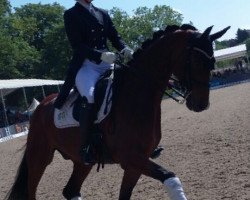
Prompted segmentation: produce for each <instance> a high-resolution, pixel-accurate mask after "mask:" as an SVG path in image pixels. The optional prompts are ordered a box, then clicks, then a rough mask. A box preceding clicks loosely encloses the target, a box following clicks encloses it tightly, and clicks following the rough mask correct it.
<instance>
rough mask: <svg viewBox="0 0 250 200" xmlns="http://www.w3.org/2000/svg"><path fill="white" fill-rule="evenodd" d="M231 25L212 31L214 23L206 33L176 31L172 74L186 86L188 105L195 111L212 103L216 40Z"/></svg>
mask: <svg viewBox="0 0 250 200" xmlns="http://www.w3.org/2000/svg"><path fill="white" fill-rule="evenodd" d="M229 28H230V27H227V28H225V29H223V30H221V31H219V32H217V33H215V34H212V35H210V32H211V30H212V26H211V27H209V28H207V29H206V30H205V31H204V32H203V33H199V32H198V31H196V30H190V29H186V30H185V29H179V30H178V31H176V32H175V33H174V34H176V40H175V41H176V43H177V46H175V48H176V49H178V50H177V51H176V52H174V54H175V55H174V58H173V62H172V66H173V75H174V77H176V79H177V80H178V82H179V85H181V87H182V88H185V98H186V106H187V107H188V109H190V110H193V111H195V112H201V111H203V110H205V109H207V108H208V107H209V80H210V72H211V70H212V69H214V64H215V58H214V53H213V45H212V43H213V41H215V40H216V39H218V38H220V37H221V36H222V35H223V34H225V33H226V31H227V30H228V29H229Z"/></svg>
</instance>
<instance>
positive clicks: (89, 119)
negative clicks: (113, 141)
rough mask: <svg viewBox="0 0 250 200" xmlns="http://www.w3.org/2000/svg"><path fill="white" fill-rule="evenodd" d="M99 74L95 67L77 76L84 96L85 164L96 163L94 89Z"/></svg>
mask: <svg viewBox="0 0 250 200" xmlns="http://www.w3.org/2000/svg"><path fill="white" fill-rule="evenodd" d="M99 76H100V75H99V73H98V72H96V71H95V70H94V69H93V66H91V65H87V66H84V67H82V68H81V69H80V70H79V71H78V73H77V76H76V80H75V84H76V87H77V90H78V92H79V93H80V95H81V96H82V102H81V107H80V111H79V112H80V119H79V122H80V132H81V143H82V146H81V152H80V155H81V157H82V160H83V162H84V163H85V164H91V163H93V162H94V156H93V145H92V138H93V137H92V133H91V132H92V130H93V126H94V125H93V123H94V120H95V118H96V114H95V112H94V88H95V83H96V81H97V79H98V77H99Z"/></svg>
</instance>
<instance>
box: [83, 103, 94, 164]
mask: <svg viewBox="0 0 250 200" xmlns="http://www.w3.org/2000/svg"><path fill="white" fill-rule="evenodd" d="M94 116H95V113H94V104H90V103H87V100H86V99H85V100H83V101H82V103H81V110H80V119H79V122H80V132H81V133H80V134H81V142H82V145H81V150H80V156H81V159H82V161H83V162H84V164H85V165H89V164H93V163H94V162H95V159H94V152H93V141H92V140H93V135H92V131H93V127H94V125H93V122H94Z"/></svg>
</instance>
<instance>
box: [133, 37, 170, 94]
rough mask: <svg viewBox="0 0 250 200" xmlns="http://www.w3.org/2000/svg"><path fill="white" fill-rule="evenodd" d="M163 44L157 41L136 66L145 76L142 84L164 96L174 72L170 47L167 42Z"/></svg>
mask: <svg viewBox="0 0 250 200" xmlns="http://www.w3.org/2000/svg"><path fill="white" fill-rule="evenodd" d="M162 42H163V41H161V40H159V41H157V42H156V44H154V45H153V46H152V47H151V48H149V49H148V50H147V51H145V52H144V54H143V55H142V56H141V57H140V58H139V59H138V61H137V62H136V63H135V65H134V66H135V67H136V68H137V70H138V71H140V72H141V74H142V75H144V76H145V80H141V84H144V85H148V86H150V89H151V90H153V93H155V94H159V93H162V94H163V91H164V90H165V88H166V85H167V80H168V79H169V76H170V75H171V72H172V68H171V65H170V61H171V59H170V45H169V43H167V42H165V43H162Z"/></svg>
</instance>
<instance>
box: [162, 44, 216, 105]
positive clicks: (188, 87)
mask: <svg viewBox="0 0 250 200" xmlns="http://www.w3.org/2000/svg"><path fill="white" fill-rule="evenodd" d="M187 50H188V60H187V62H186V69H187V72H186V81H185V83H184V84H183V83H181V81H179V80H178V79H177V78H176V77H174V76H173V75H172V76H171V77H170V79H169V80H170V81H172V82H173V84H170V83H169V84H168V86H167V87H168V88H169V89H171V90H173V91H174V92H175V93H176V94H177V95H178V96H180V97H181V98H182V99H178V98H177V97H176V96H175V95H173V94H171V93H169V92H168V91H165V94H166V95H167V96H169V97H170V98H172V99H173V100H175V101H176V102H177V103H179V104H183V103H185V102H186V100H187V98H188V97H189V95H190V94H191V93H192V87H193V83H198V84H200V85H201V86H203V87H209V84H207V83H204V82H201V81H198V80H196V79H193V78H192V77H191V70H192V62H191V53H192V51H197V52H199V53H201V54H202V55H203V56H205V57H206V58H207V59H208V60H209V61H212V60H214V55H212V56H209V55H208V53H207V52H205V51H204V50H202V49H200V48H198V47H193V46H191V47H190V46H188V47H187ZM183 85H184V86H183Z"/></svg>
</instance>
